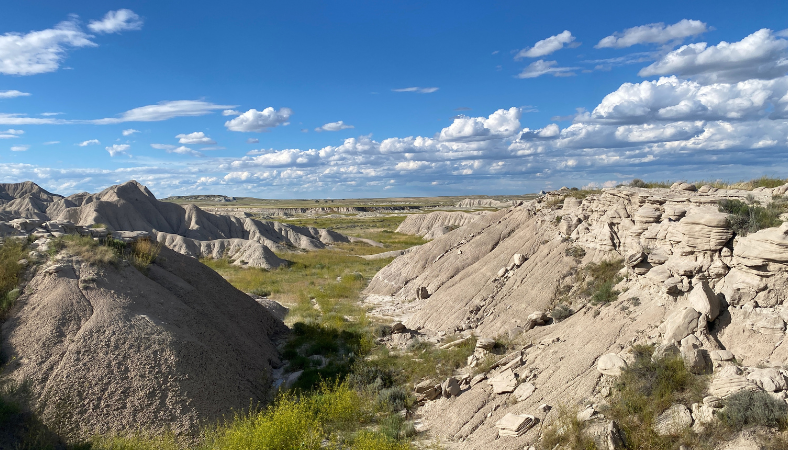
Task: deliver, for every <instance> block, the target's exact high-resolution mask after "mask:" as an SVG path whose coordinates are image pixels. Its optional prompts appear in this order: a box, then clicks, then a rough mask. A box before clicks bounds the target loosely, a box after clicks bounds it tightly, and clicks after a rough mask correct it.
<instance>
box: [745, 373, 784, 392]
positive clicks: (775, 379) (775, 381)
mask: <svg viewBox="0 0 788 450" xmlns="http://www.w3.org/2000/svg"><path fill="white" fill-rule="evenodd" d="M747 379H748V380H750V381H752V382H754V383H755V384H757V385H758V387H759V388H761V389H763V390H764V391H767V392H779V391H784V390H785V389H786V387H788V386H787V385H786V382H785V377H784V376H783V374H782V373H780V371H779V370H777V369H775V368H773V367H769V368H766V369H755V370H753V371H752V373H750V374H749V375H747Z"/></svg>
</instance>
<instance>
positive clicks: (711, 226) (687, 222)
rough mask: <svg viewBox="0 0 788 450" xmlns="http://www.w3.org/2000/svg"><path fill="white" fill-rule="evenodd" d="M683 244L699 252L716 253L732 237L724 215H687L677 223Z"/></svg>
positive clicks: (711, 213) (713, 213) (731, 231)
mask: <svg viewBox="0 0 788 450" xmlns="http://www.w3.org/2000/svg"><path fill="white" fill-rule="evenodd" d="M679 232H680V233H681V234H682V235H683V239H682V241H683V243H684V244H686V245H687V246H688V247H690V248H694V249H696V250H700V251H717V250H719V249H721V248H722V246H723V245H725V243H726V242H728V241H729V240H730V238H731V237H733V230H731V228H730V225H729V223H728V215H727V214H725V213H715V212H709V213H697V214H688V215H687V216H686V217H684V218H683V219H681V221H679Z"/></svg>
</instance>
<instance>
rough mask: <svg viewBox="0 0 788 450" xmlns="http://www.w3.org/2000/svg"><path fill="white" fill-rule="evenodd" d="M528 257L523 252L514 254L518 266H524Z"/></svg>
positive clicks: (513, 258) (513, 257)
mask: <svg viewBox="0 0 788 450" xmlns="http://www.w3.org/2000/svg"><path fill="white" fill-rule="evenodd" d="M527 259H528V258H526V257H525V255H523V254H521V253H515V254H514V256H512V261H514V263H515V264H516V265H517V267H520V266H522V265H523V264H524V263H525V261H526V260H527Z"/></svg>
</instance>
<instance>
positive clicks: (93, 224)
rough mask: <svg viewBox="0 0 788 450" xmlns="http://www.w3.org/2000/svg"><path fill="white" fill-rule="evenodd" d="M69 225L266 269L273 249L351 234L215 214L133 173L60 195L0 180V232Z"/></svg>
mask: <svg viewBox="0 0 788 450" xmlns="http://www.w3.org/2000/svg"><path fill="white" fill-rule="evenodd" d="M76 231H79V232H80V233H83V234H91V235H93V236H95V237H103V236H106V235H107V234H108V233H114V234H113V237H117V238H119V239H126V238H136V237H140V236H143V235H144V236H150V237H151V238H152V239H154V240H156V241H158V242H160V243H162V244H164V245H165V246H167V247H168V248H170V249H172V250H175V251H176V252H178V253H181V254H184V255H187V256H192V257H213V258H221V257H224V256H227V257H229V258H231V259H233V260H234V264H236V265H242V266H249V267H262V268H266V269H273V268H276V267H280V266H282V265H284V264H285V261H284V260H282V259H280V258H279V257H277V256H276V255H275V254H274V252H273V251H287V250H293V249H300V250H316V249H321V248H325V246H326V245H329V244H333V243H337V242H351V241H356V240H359V239H357V238H349V237H347V236H344V235H342V234H339V233H336V232H333V231H331V230H326V229H318V228H313V227H299V226H291V225H285V224H281V223H279V222H270V221H259V220H255V219H251V218H248V217H233V216H230V215H217V214H211V213H207V212H205V211H203V210H202V209H200V208H198V207H197V206H194V205H186V206H181V205H177V204H175V203H169V202H162V201H159V200H157V199H156V197H154V196H153V194H152V193H151V192H150V191H149V190H148V189H147V188H146V187H145V186H142V185H141V184H139V183H137V182H136V181H129V182H126V183H123V184H119V185H116V186H112V187H109V188H107V189H105V190H103V191H101V192H99V193H98V194H88V193H82V194H74V195H71V196H68V197H62V196H59V195H56V194H51V193H49V192H47V191H45V190H43V189H41V188H40V187H39V186H37V185H36V184H35V183H32V182H25V183H14V184H0V235H11V236H25V235H28V234H33V235H35V236H38V237H49V236H59V235H62V234H64V233H73V232H76ZM360 241H364V242H367V243H369V244H371V245H375V244H376V243H374V242H372V241H366V240H363V239H360Z"/></svg>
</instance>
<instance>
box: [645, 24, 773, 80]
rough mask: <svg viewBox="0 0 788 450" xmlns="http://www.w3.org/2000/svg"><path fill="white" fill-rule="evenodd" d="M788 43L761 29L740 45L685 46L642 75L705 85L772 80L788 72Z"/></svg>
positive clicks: (723, 42) (722, 43) (738, 43)
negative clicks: (690, 79) (688, 79)
mask: <svg viewBox="0 0 788 450" xmlns="http://www.w3.org/2000/svg"><path fill="white" fill-rule="evenodd" d="M786 49H788V40H786V39H782V38H779V37H777V36H775V34H774V33H773V32H772V30H769V29H766V28H764V29H761V30H758V31H756V32H755V33H753V34H751V35H749V36H747V37H745V38H744V39H742V40H741V41H739V42H733V43H728V42H725V41H722V42H720V43H719V44H717V45H711V46H710V45H708V44H707V43H705V42H700V43H697V44H689V45H684V46H682V47H680V48H678V49H676V50H674V51H672V52H670V53H668V54H667V55H665V56H663V57H662V58H661V59H660V60H659V61H657V62H655V63H654V64H652V65H650V66H648V67H644V68H643V69H641V70H640V72H638V75H640V76H642V77H648V76H653V75H669V74H672V75H679V76H683V77H694V78H697V79H698V80H699V81H702V82H710V83H711V82H720V81H721V82H731V81H742V80H749V79H754V78H759V79H771V78H777V77H781V76H783V75H785V74H786V73H788V53H786Z"/></svg>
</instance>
